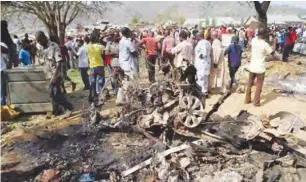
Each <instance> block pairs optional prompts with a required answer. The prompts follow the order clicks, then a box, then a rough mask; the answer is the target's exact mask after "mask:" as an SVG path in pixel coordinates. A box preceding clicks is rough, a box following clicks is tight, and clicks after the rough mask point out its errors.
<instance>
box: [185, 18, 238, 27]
mask: <svg viewBox="0 0 306 182" xmlns="http://www.w3.org/2000/svg"><path fill="white" fill-rule="evenodd" d="M206 19H208V20H209V25H212V24H213V20H214V21H215V25H216V26H221V25H230V24H240V23H241V20H235V19H234V18H232V17H207V18H187V19H186V20H185V22H184V26H194V25H198V24H200V23H204V24H205V23H206ZM205 26H208V25H205Z"/></svg>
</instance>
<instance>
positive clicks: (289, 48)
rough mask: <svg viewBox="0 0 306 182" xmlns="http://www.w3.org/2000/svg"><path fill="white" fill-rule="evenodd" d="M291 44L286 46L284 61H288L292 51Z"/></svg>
mask: <svg viewBox="0 0 306 182" xmlns="http://www.w3.org/2000/svg"><path fill="white" fill-rule="evenodd" d="M291 47H292V45H291V44H287V45H285V46H284V51H283V60H282V61H288V57H289V53H290V51H291Z"/></svg>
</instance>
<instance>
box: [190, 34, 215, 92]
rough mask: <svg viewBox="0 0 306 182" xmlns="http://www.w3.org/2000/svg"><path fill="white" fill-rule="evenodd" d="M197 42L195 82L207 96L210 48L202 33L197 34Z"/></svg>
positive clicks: (210, 57)
mask: <svg viewBox="0 0 306 182" xmlns="http://www.w3.org/2000/svg"><path fill="white" fill-rule="evenodd" d="M197 39H198V43H197V45H196V47H195V61H194V66H195V67H196V69H197V73H196V75H197V84H198V85H199V86H200V87H201V91H202V93H203V94H204V96H205V97H208V82H209V74H210V68H211V60H212V48H211V44H210V42H209V41H208V40H206V39H204V33H203V32H201V33H200V34H198V35H197Z"/></svg>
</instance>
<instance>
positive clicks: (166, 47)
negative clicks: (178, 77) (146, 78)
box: [161, 30, 175, 68]
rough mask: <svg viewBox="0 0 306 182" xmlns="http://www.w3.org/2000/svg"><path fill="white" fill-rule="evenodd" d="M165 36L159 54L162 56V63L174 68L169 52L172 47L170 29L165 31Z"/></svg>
mask: <svg viewBox="0 0 306 182" xmlns="http://www.w3.org/2000/svg"><path fill="white" fill-rule="evenodd" d="M165 36H166V38H165V39H164V40H163V45H162V51H161V56H162V65H164V64H165V65H170V66H171V67H172V68H174V63H173V60H174V57H175V55H173V54H172V53H171V50H172V48H173V47H174V44H175V43H174V41H175V40H174V38H173V37H172V36H171V32H170V30H166V31H165Z"/></svg>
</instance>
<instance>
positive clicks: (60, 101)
mask: <svg viewBox="0 0 306 182" xmlns="http://www.w3.org/2000/svg"><path fill="white" fill-rule="evenodd" d="M61 83H62V78H61V77H59V78H57V80H56V82H55V83H52V82H50V84H49V94H50V97H51V100H52V106H53V112H54V113H55V114H58V112H59V111H60V109H61V108H60V107H62V108H63V109H64V110H72V104H71V103H70V102H68V100H67V99H66V98H65V96H64V94H63V93H62V91H61Z"/></svg>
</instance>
